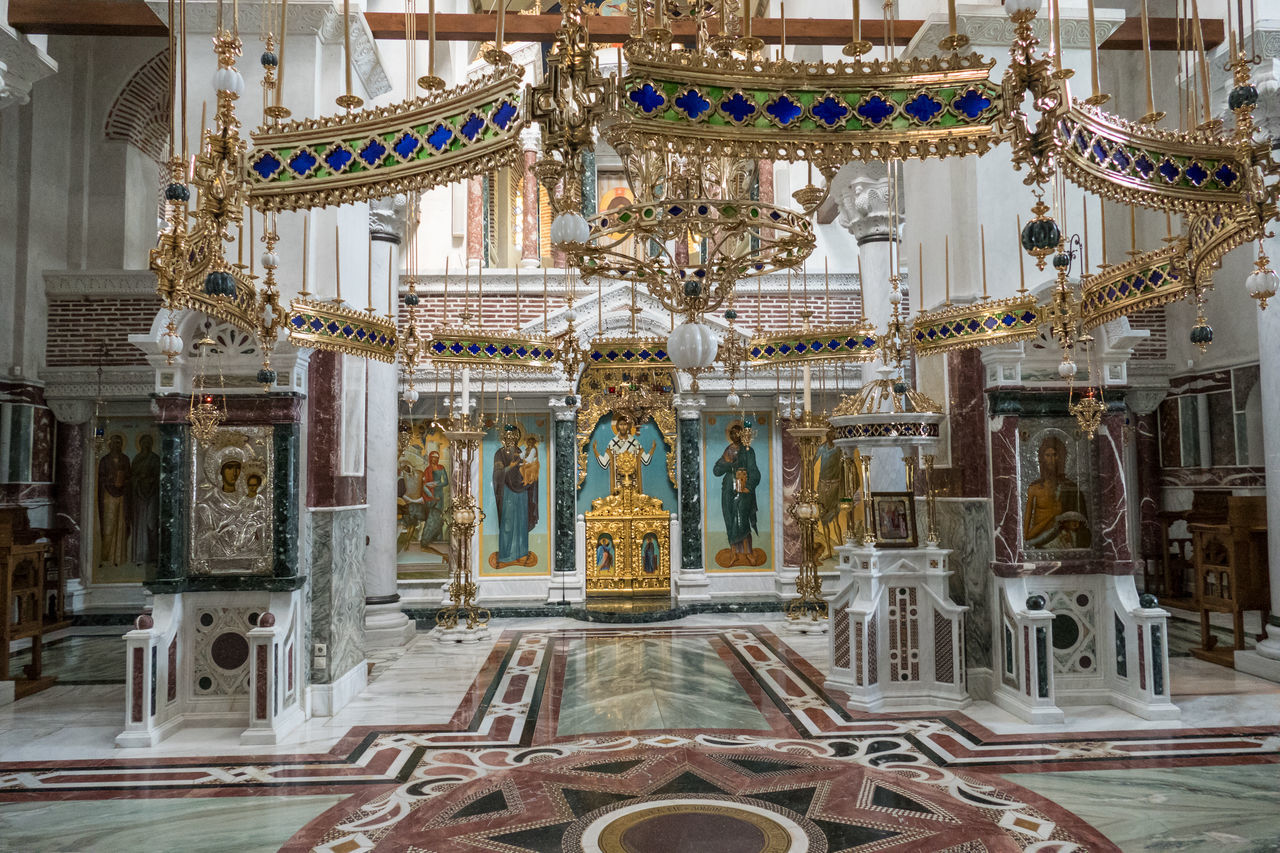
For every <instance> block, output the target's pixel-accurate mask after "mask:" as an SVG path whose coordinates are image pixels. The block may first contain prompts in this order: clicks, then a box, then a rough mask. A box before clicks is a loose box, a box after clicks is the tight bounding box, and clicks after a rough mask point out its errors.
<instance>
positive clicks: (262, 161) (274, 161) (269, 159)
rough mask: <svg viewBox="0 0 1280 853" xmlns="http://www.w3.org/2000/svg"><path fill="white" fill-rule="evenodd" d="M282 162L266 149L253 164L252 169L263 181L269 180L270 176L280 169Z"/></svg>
mask: <svg viewBox="0 0 1280 853" xmlns="http://www.w3.org/2000/svg"><path fill="white" fill-rule="evenodd" d="M283 165H284V164H283V163H281V162H280V158H279V157H277V156H276V155H274V154H272V153H271V152H270V151H268V152H267V153H266V154H263V155H262V156H261V157H259V158H258V162H256V163H254V164H253V171H255V172H257V173H258V177H260V178H262V180H264V181H269V180H271V176H272V175H274V174H275V173H276V172H279V171H280V168H281V167H282V166H283Z"/></svg>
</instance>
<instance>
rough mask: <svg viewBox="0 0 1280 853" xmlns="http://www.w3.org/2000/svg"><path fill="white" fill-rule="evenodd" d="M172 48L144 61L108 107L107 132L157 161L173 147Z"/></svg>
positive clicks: (164, 156) (107, 136)
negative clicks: (170, 50)
mask: <svg viewBox="0 0 1280 853" xmlns="http://www.w3.org/2000/svg"><path fill="white" fill-rule="evenodd" d="M171 116H172V109H171V102H170V98H169V49H168V48H165V49H164V50H162V51H160V52H159V53H157V54H156V55H155V56H153V57H151V58H150V59H148V60H147V61H146V62H144V63H143V64H142V67H140V68H139V69H138V70H137V71H135V72H134V73H133V76H131V77H130V78H129V79H128V81H126V82H125V84H124V85H123V86H122V87H121V88H120V92H119V94H117V95H116V99H115V101H113V102H112V104H111V109H110V110H108V111H107V124H106V128H105V131H104V133H105V136H106V138H107V139H109V140H112V141H116V142H127V143H128V144H130V145H132V146H133V147H134V148H137V149H138V150H139V151H141V152H142V153H143V154H146V155H147V156H148V157H150V158H151V159H152V160H155V161H156V162H157V163H160V164H163V163H164V161H165V159H166V157H167V155H168V150H169V122H170V119H171Z"/></svg>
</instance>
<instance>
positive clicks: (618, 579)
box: [585, 453, 671, 597]
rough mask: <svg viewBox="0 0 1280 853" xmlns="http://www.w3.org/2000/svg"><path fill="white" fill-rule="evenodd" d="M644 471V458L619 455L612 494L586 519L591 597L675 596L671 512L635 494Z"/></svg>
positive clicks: (598, 502)
mask: <svg viewBox="0 0 1280 853" xmlns="http://www.w3.org/2000/svg"><path fill="white" fill-rule="evenodd" d="M639 470H640V457H639V454H636V453H619V454H617V455H616V456H615V457H614V459H613V482H612V485H611V494H609V495H607V496H606V497H603V498H596V499H595V500H593V501H592V502H591V509H590V510H589V511H588V512H587V513H586V515H585V518H586V523H587V536H586V539H587V541H586V546H587V594H588V595H594V596H602V597H604V596H638V595H669V594H670V591H671V513H670V512H668V511H666V510H665V509H663V508H662V501H660V500H658V499H657V498H651V497H649V496H648V495H645V494H641V493H640V492H638V491H637V490H636V484H637V476H638V473H639Z"/></svg>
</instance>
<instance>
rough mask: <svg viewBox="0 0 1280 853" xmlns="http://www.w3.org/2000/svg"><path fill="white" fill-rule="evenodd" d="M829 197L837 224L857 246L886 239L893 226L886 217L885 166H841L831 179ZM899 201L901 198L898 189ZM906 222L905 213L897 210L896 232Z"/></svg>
mask: <svg viewBox="0 0 1280 853" xmlns="http://www.w3.org/2000/svg"><path fill="white" fill-rule="evenodd" d="M830 197H831V198H832V199H833V200H834V201H835V205H836V209H837V210H838V211H839V216H838V219H839V222H840V224H841V225H842V226H843V227H844V228H845V230H847V231H848V232H849V233H850V234H852V235H853V236H854V239H856V240H857V241H858V243H859V244H862V243H865V242H869V241H870V242H876V241H881V240H888V239H889V237H890V234H891V233H892V225H893V223H892V220H891V218H890V216H889V177H888V170H887V168H886V166H885V164H884V163H875V162H873V163H848V164H846V165H844V166H842V167H841V168H840V171H838V172H837V173H836V174H835V176H834V177H833V178H832V179H831V193H830ZM898 198H899V200H901V198H902V191H901V186H899V192H898ZM899 204H901V201H899ZM905 221H906V217H905V215H904V211H902V210H899V211H898V227H899V229H901V227H902V224H903V223H904V222H905Z"/></svg>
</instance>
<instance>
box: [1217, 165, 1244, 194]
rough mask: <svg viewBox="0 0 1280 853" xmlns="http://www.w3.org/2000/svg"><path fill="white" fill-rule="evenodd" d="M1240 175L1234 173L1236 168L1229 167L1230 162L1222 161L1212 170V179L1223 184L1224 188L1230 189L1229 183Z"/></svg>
mask: <svg viewBox="0 0 1280 853" xmlns="http://www.w3.org/2000/svg"><path fill="white" fill-rule="evenodd" d="M1239 177H1240V176H1239V175H1237V174H1236V170H1235V169H1233V168H1231V164H1230V163H1223V164H1222V165H1221V166H1219V167H1218V168H1216V169H1214V170H1213V179H1214V180H1215V181H1217V182H1218V183H1219V184H1221V185H1222V186H1223V188H1224V189H1231V185H1232V184H1234V183H1235V182H1236V180H1237V179H1238V178H1239Z"/></svg>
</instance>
